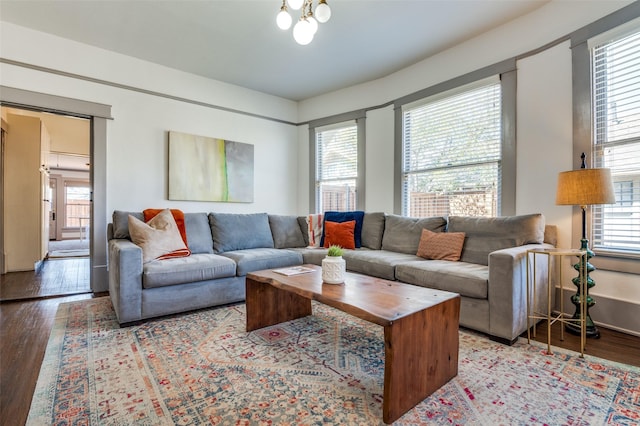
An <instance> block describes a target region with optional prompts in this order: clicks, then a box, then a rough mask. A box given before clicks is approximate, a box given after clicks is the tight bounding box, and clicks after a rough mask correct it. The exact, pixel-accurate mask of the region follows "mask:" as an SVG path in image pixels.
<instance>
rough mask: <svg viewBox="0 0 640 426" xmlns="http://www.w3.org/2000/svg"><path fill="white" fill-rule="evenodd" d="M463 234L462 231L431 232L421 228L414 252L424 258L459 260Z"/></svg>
mask: <svg viewBox="0 0 640 426" xmlns="http://www.w3.org/2000/svg"><path fill="white" fill-rule="evenodd" d="M464 236H465V234H464V232H432V231H429V230H428V229H423V230H422V235H421V236H420V245H419V246H418V253H416V254H417V255H418V256H420V257H424V258H425V259H435V260H453V261H457V260H460V255H461V254H462V246H463V245H464Z"/></svg>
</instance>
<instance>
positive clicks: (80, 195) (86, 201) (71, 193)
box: [64, 181, 91, 228]
mask: <svg viewBox="0 0 640 426" xmlns="http://www.w3.org/2000/svg"><path fill="white" fill-rule="evenodd" d="M90 200H91V190H90V188H89V183H85V182H68V181H67V182H65V184H64V226H65V228H80V227H82V226H85V225H86V223H87V222H86V220H87V219H88V218H89V217H90V215H91V202H90ZM83 221H84V223H83Z"/></svg>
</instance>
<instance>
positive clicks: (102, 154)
mask: <svg viewBox="0 0 640 426" xmlns="http://www.w3.org/2000/svg"><path fill="white" fill-rule="evenodd" d="M0 105H2V106H7V107H20V108H28V109H32V110H37V111H47V112H53V113H62V114H64V115H69V116H74V117H81V118H86V119H88V120H90V123H91V150H90V152H91V154H90V158H91V173H90V178H91V185H92V188H91V191H92V192H91V220H92V223H91V229H90V234H91V245H90V253H91V254H90V257H89V262H90V265H91V266H90V268H91V271H90V286H91V290H92V291H93V292H94V293H97V292H105V291H108V290H109V273H108V271H107V222H108V218H107V122H108V121H109V120H113V117H112V116H111V105H108V104H102V103H96V102H91V101H86V100H80V99H74V98H69V97H63V96H58V95H51V94H46V93H39V92H33V91H29V90H24V89H18V88H15V87H9V86H3V85H0ZM5 165H6V164H5ZM3 244H4V243H3V242H0V253H4V246H3ZM0 278H1V276H0ZM0 288H1V286H0Z"/></svg>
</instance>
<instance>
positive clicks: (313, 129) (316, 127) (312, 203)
mask: <svg viewBox="0 0 640 426" xmlns="http://www.w3.org/2000/svg"><path fill="white" fill-rule="evenodd" d="M354 122H355V124H356V126H357V143H358V147H357V161H358V167H357V176H356V209H357V210H366V206H365V199H366V197H365V171H366V164H365V153H366V132H365V124H366V111H365V110H358V111H354V112H350V113H345V114H339V115H336V116H332V117H328V118H324V119H320V120H314V121H311V122H309V211H310V212H313V213H323V212H321V211H318V208H319V206H318V205H317V204H318V203H317V199H318V198H317V192H316V191H317V187H318V186H317V182H318V181H317V173H316V171H317V159H316V152H317V144H316V133H317V132H318V131H322V128H328V127H333V128H336V127H339V126H340V125H341V124H344V125H345V127H347V126H348V125H349V124H350V123H354Z"/></svg>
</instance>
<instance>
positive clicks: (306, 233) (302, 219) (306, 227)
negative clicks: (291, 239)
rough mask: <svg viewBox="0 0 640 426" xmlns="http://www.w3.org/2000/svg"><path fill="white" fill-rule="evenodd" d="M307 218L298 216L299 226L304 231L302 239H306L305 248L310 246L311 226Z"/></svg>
mask: <svg viewBox="0 0 640 426" xmlns="http://www.w3.org/2000/svg"><path fill="white" fill-rule="evenodd" d="M307 220H308V218H307V216H298V226H300V231H302V238H303V239H304V246H305V247H308V246H309V224H308V223H307Z"/></svg>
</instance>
